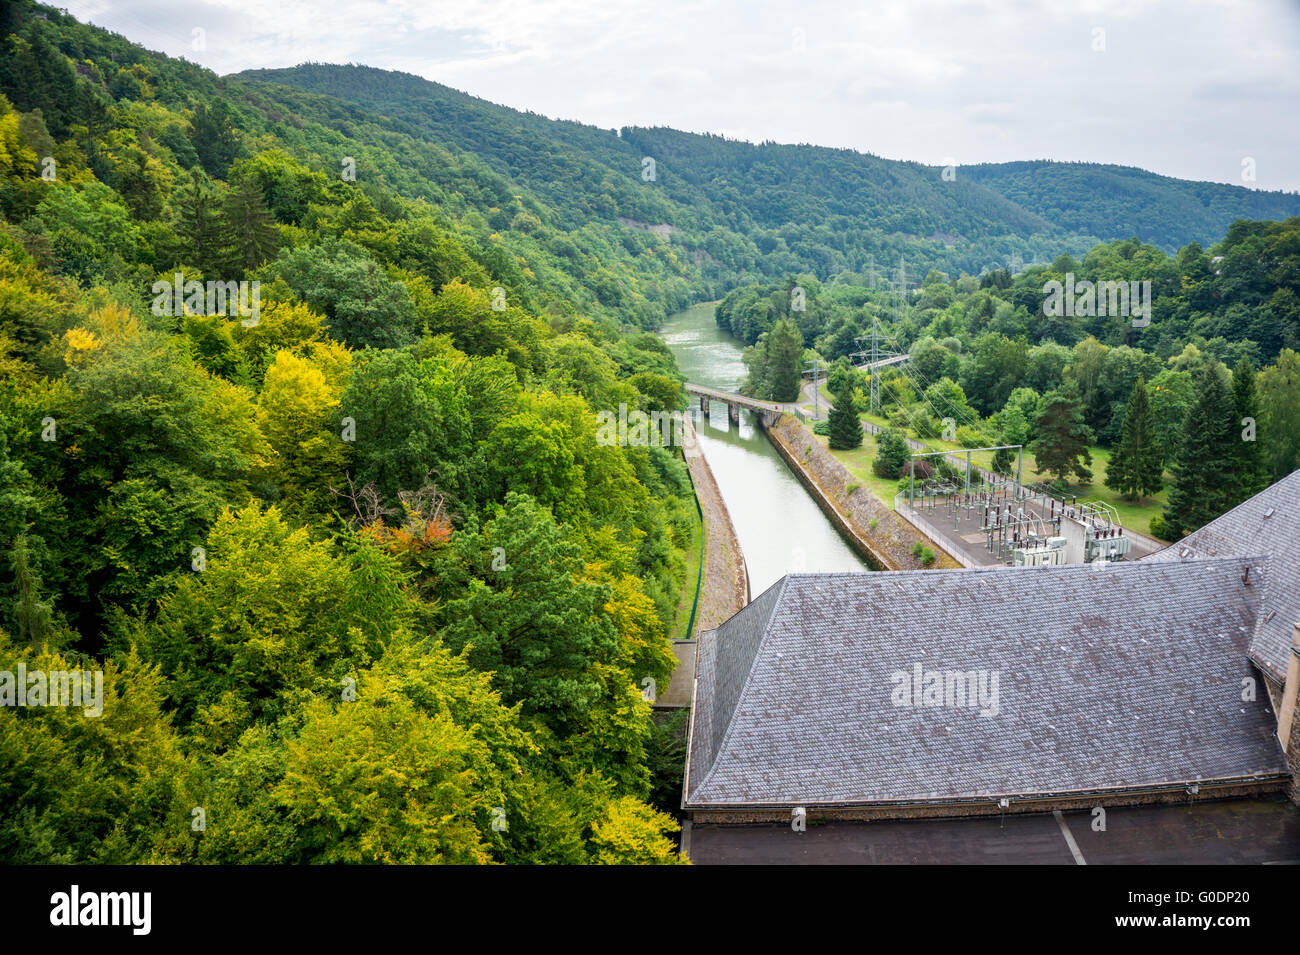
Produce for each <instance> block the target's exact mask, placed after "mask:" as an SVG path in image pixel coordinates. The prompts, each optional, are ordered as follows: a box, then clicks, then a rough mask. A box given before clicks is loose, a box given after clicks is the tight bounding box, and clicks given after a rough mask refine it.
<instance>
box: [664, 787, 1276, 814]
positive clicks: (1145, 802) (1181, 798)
mask: <svg viewBox="0 0 1300 955" xmlns="http://www.w3.org/2000/svg"><path fill="white" fill-rule="evenodd" d="M1276 792H1286V793H1287V794H1288V795H1290V796H1291V798H1293V799H1294V798H1295V777H1294V775H1293V776H1292V778H1291V779H1289V780H1288V779H1275V780H1267V781H1264V782H1258V783H1239V784H1234V785H1224V786H1217V787H1207V786H1202V787H1201V790H1200V792H1199V793H1198V794H1197V795H1195V796H1189V795H1188V794H1187V792H1186V791H1185V790H1183V789H1174V790H1168V791H1161V792H1144V793H1122V794H1112V795H1106V796H1095V795H1094V796H1062V797H1058V798H1038V799H1024V800H1012V802H1011V805H1010V806H1009V807H1008V808H1007V809H1006V810H1002V809H1000V808H998V804H997V802H996V801H995V800H989V801H988V802H979V803H970V804H966V805H934V806H931V805H920V806H896V805H889V806H859V807H855V808H817V807H809V808H808V814H807V818H808V821H809V822H814V821H817V820H853V821H866V820H872V819H955V818H967V817H972V816H997V815H1000V814H1001V813H1002V812H1004V811H1005V812H1006V813H1008V814H1011V813H1034V812H1052V811H1054V810H1058V809H1059V810H1063V811H1064V810H1073V809H1092V808H1094V807H1096V806H1105V807H1107V808H1110V807H1113V806H1156V805H1170V804H1178V803H1182V804H1188V803H1191V802H1206V801H1210V800H1215V799H1239V798H1242V797H1246V798H1249V797H1252V796H1259V795H1262V794H1264V793H1276ZM790 812H791V811H790V810H789V809H693V810H691V811H690V815H691V819H692V821H694V822H697V823H716V824H738V823H753V822H788V821H789V820H790V818H791V815H790Z"/></svg>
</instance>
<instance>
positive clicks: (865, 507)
mask: <svg viewBox="0 0 1300 955" xmlns="http://www.w3.org/2000/svg"><path fill="white" fill-rule="evenodd" d="M767 435H768V437H769V438H770V439H771V441H772V444H773V445H774V446H775V447H776V450H777V452H778V453H779V454H780V455H781V457H782V458H784V459H785V462H786V464H788V465H790V469H791V470H792V471H794V473H795V476H796V477H797V478H798V479H799V481H800V483H802V484H803V486H804V487H805V488H807V489H808V492H809V493H810V494H811V495H812V497H813V500H815V501H816V502H817V506H818V507H820V508H821V509H822V511H823V512H824V513H825V514H826V516H827V517H828V518H829V519H830V520H831V522H832V523H833V524H834V525H835V526H836V527H837V528H838V529H839V531H840V533H841V534H843V535H844V537H845V539H846V540H848V542H849V543H850V544H851V545H852V547H853V549H854V550H856V551H857V552H858V554H859V555H860V556H861V557H862V559H863V560H865V561H866V562H867V563H868V565H870V566H871V567H872V568H873V569H875V570H920V569H923V568H924V565H923V564H922V563H921V562H920V561H919V560H917V559H916V558H915V557H913V556H912V548H913V546H915V545H916V544H917V543H918V542H920V543H922V544H924V545H925V546H927V547H929V548H930V549H931V550H933V551H934V553H935V562H934V563H933V564H932V565H931V566H932V567H936V568H939V567H944V568H953V567H960V566H962V565H961V564H960V563H958V562H957V561H956V560H955V559H954V558H953V557H952V555H951V554H949V553H948V552H947V551H946V550H945V549H944V548H943V547H942V546H940V545H939V544H938V543H937V542H936V541H934V540H932V539H930V538H929V537H926V536H925V535H924V534H922V533H921V532H920V531H919V530H917V529H916V528H915V527H913V526H912V525H911V524H909V523H908V522H907V521H905V520H903V518H901V517H899V516H898V515H897V514H895V513H894V512H893V511H892V510H891V509H890V508H889V507H887V506H886V505H885V504H883V503H881V501H880V500H878V499H877V498H876V496H875V495H874V494H872V493H871V492H870V491H869V490H867V489H866V488H862V487H858V488H854V490H853V491H852V493H850V492H849V491H848V487H849V485H850V484H854V483H856V482H857V478H855V477H854V476H853V475H852V473H850V471H849V469H848V468H846V467H845V466H844V465H843V464H841V463H840V462H839V460H837V459H836V457H835V456H834V455H833V454H831V453H830V451H828V450H827V449H826V448H824V447H822V445H821V443H820V442H819V441H818V440H817V437H816V436H815V435H814V434H813V433H812V432H811V431H810V430H808V428H806V427H804V426H803V425H802V424H800V423H799V421H798V420H797V419H796V418H795V417H794V416H793V415H784V416H782V418H781V420H780V421H778V422H777V423H776V424H775V425H773V426H772V427H770V428H768V429H767ZM873 520H874V521H875V522H876V527H875V528H874V529H873V528H872V527H871V522H872V521H873Z"/></svg>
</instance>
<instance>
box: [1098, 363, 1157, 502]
mask: <svg viewBox="0 0 1300 955" xmlns="http://www.w3.org/2000/svg"><path fill="white" fill-rule="evenodd" d="M1160 458H1161V453H1160V447H1159V445H1158V444H1157V443H1156V439H1155V418H1154V416H1153V414H1152V412H1151V400H1150V396H1149V395H1148V394H1147V383H1146V379H1145V378H1143V377H1142V376H1140V375H1139V376H1138V380H1137V381H1135V382H1134V383H1133V390H1132V392H1130V393H1129V396H1128V406H1127V407H1126V408H1125V410H1124V426H1123V431H1122V433H1121V436H1120V440H1119V443H1118V444H1117V445H1116V446H1115V450H1114V452H1112V454H1111V456H1110V466H1109V467H1108V468H1107V469H1106V486H1107V487H1108V488H1110V489H1111V490H1112V491H1118V492H1119V493H1120V494H1122V495H1124V496H1125V497H1127V498H1130V499H1132V500H1137V501H1140V500H1142V497H1143V495H1146V494H1155V493H1156V492H1158V491H1159V490H1160V489H1161V488H1162V487H1163V486H1164V476H1163V472H1164V468H1163V467H1162V466H1161V462H1160Z"/></svg>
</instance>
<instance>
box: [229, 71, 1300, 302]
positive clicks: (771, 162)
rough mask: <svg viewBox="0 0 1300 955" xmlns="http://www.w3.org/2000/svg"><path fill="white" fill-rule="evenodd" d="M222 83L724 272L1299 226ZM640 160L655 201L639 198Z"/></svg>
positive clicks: (973, 175) (1081, 171)
mask: <svg viewBox="0 0 1300 955" xmlns="http://www.w3.org/2000/svg"><path fill="white" fill-rule="evenodd" d="M236 79H243V80H256V81H259V82H266V83H274V84H282V85H285V86H291V87H294V88H296V89H300V90H307V91H311V92H315V93H320V94H325V95H328V96H330V97H334V98H337V99H343V100H348V101H350V102H353V103H356V104H359V105H363V106H364V107H365V108H366V109H368V110H371V111H373V112H376V113H382V114H384V115H385V116H388V117H391V118H393V119H394V120H396V121H398V122H399V123H400V124H401V128H403V129H404V130H405V131H406V132H409V133H410V134H412V135H414V136H423V137H429V138H431V139H433V140H435V141H437V142H439V143H445V144H450V145H453V146H455V147H456V148H458V149H462V150H466V151H469V152H472V153H473V154H474V155H475V156H476V157H477V158H479V159H481V160H482V161H483V162H485V163H487V164H488V165H489V166H490V167H492V168H493V169H494V170H496V171H498V172H500V173H502V174H504V175H508V176H511V177H513V178H514V179H516V180H517V181H518V182H520V183H521V184H524V185H526V186H527V187H528V188H529V189H530V190H533V191H535V192H536V193H537V194H539V195H542V196H545V197H546V198H547V199H548V200H549V202H550V204H551V205H552V207H553V208H554V209H555V210H556V212H557V214H558V215H559V216H560V221H561V222H562V223H563V224H564V225H565V226H566V227H568V228H575V227H577V225H579V224H581V223H582V222H583V221H587V220H589V219H592V218H613V217H615V216H620V217H623V218H628V219H635V220H638V221H642V222H651V223H656V224H657V223H663V224H667V225H670V226H673V227H674V228H676V229H680V230H682V231H683V233H684V234H683V236H682V239H681V240H682V241H685V242H688V243H690V242H700V243H703V247H704V248H705V249H706V250H707V251H708V252H709V253H710V255H711V256H713V257H714V258H715V259H719V260H722V261H724V262H725V263H726V264H727V265H728V266H730V267H731V268H732V269H733V272H734V271H735V270H745V271H756V272H758V273H760V274H765V275H777V274H780V273H782V272H783V271H789V270H792V269H797V270H807V271H812V272H815V273H818V274H822V275H829V274H832V273H834V272H837V271H841V270H844V269H852V270H855V271H862V270H864V269H865V268H866V266H867V262H868V261H869V260H868V256H874V257H875V259H876V261H877V262H886V261H889V262H892V261H894V260H895V259H896V258H897V256H898V255H899V254H906V255H907V256H908V258H909V260H912V261H915V263H916V265H917V268H918V274H917V278H919V277H920V275H921V274H924V271H923V270H924V269H925V268H928V267H929V266H930V265H934V266H939V267H943V268H945V269H947V270H948V271H950V272H957V271H962V270H964V271H968V272H971V273H977V272H979V271H980V270H981V269H983V268H985V267H987V266H988V265H989V264H991V262H993V261H997V262H1004V261H1006V260H1007V259H1008V258H1010V257H1011V254H1012V253H1017V254H1019V255H1020V256H1021V258H1022V259H1023V260H1024V261H1049V260H1050V259H1051V258H1053V257H1054V256H1055V255H1056V254H1058V253H1060V252H1062V251H1084V250H1086V249H1087V248H1088V247H1090V246H1091V245H1092V244H1094V243H1095V242H1096V241H1098V240H1111V239H1124V238H1132V237H1134V236H1136V237H1138V238H1140V239H1142V240H1143V241H1146V242H1150V243H1152V244H1154V245H1157V246H1159V247H1160V248H1162V249H1163V250H1164V251H1166V252H1174V251H1176V250H1177V249H1178V248H1180V247H1182V246H1184V245H1186V244H1187V243H1189V242H1192V241H1196V242H1200V243H1203V244H1207V245H1208V244H1210V243H1211V242H1213V241H1216V240H1217V239H1218V238H1219V237H1221V236H1222V235H1223V234H1224V232H1226V231H1227V227H1228V226H1229V225H1230V224H1231V223H1232V222H1233V221H1235V220H1236V219H1239V218H1251V219H1284V218H1287V217H1288V216H1293V215H1297V214H1300V196H1297V195H1294V194H1287V193H1281V192H1258V191H1254V190H1250V189H1244V188H1241V187H1237V186H1227V185H1221V184H1217V183H1204V182H1188V181H1185V180H1179V179H1173V178H1170V177H1167V176H1159V175H1156V174H1154V173H1150V172H1146V171H1144V170H1140V169H1133V168H1127V167H1121V166H1101V165H1094V164H1086V163H1061V162H1048V161H1038V162H1024V163H1003V164H984V165H975V166H962V167H959V168H958V169H957V170H956V174H955V177H954V178H953V179H951V180H945V179H944V178H943V177H942V175H941V172H942V170H940V169H938V168H936V167H929V166H924V165H921V164H918V163H912V162H900V161H896V160H888V159H882V158H880V157H877V156H873V155H870V154H862V153H857V152H854V151H852V150H846V149H829V148H824V147H819V146H807V145H799V146H793V145H778V144H772V143H764V144H761V145H755V144H751V143H746V142H738V141H734V140H728V139H725V138H723V137H719V136H706V135H696V134H691V133H683V132H679V131H676V130H672V129H661V128H655V129H645V128H638V127H625V128H624V129H622V130H620V131H618V132H617V133H616V132H615V131H613V130H605V129H598V128H596V127H593V126H586V125H583V124H581V123H574V122H566V121H559V120H551V119H547V118H545V117H543V116H539V115H537V114H534V113H524V112H519V111H517V110H513V109H509V108H507V107H504V106H498V105H495V104H492V103H489V102H487V101H485V100H481V99H477V98H475V97H472V96H468V95H466V94H465V93H461V92H458V91H456V90H452V89H450V88H448V87H446V86H442V85H440V84H437V83H432V82H429V81H427V80H424V79H421V78H420V77H416V76H412V75H410V74H405V73H392V72H387V71H384V70H377V69H372V68H369V67H362V66H330V65H324V64H306V65H303V66H299V67H295V68H292V69H280V70H253V71H249V72H246V73H243V74H239V75H238V77H237V78H236ZM647 156H649V157H651V158H653V159H654V160H655V173H656V180H655V183H654V186H655V188H654V189H651V190H646V189H639V190H636V191H635V192H633V193H631V194H629V193H628V192H627V191H626V189H625V188H624V186H625V185H626V184H627V183H628V182H629V181H630V182H632V183H633V184H637V185H639V184H641V181H642V180H641V171H642V161H643V159H644V157H647Z"/></svg>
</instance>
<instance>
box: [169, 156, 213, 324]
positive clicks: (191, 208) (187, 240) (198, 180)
mask: <svg viewBox="0 0 1300 955" xmlns="http://www.w3.org/2000/svg"><path fill="white" fill-rule="evenodd" d="M219 215H220V213H219V210H218V208H217V203H216V200H215V199H214V198H213V196H212V192H211V191H210V190H209V189H208V188H207V186H206V185H205V183H204V182H203V177H202V173H200V172H199V170H197V169H194V170H191V172H190V185H189V188H188V189H186V190H185V193H184V199H183V200H182V202H181V205H180V221H179V222H178V223H177V224H176V234H177V237H178V238H179V239H180V256H179V260H180V262H181V263H182V264H185V265H191V266H194V267H196V268H198V269H199V270H200V271H201V272H202V273H203V274H204V275H205V276H206V275H208V274H210V273H215V272H216V271H217V270H218V269H220V267H221V259H222V252H223V250H222V241H221V222H220V219H219ZM177 311H178V312H179V311H180V309H179V307H178V308H177Z"/></svg>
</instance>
